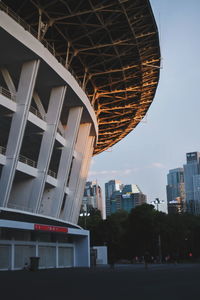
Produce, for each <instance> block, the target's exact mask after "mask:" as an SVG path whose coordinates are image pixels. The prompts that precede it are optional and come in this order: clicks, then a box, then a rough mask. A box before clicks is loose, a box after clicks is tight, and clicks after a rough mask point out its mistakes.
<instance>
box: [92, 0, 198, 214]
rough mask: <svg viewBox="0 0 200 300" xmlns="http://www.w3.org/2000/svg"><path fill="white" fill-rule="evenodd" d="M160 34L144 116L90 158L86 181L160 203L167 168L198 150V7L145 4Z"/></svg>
mask: <svg viewBox="0 0 200 300" xmlns="http://www.w3.org/2000/svg"><path fill="white" fill-rule="evenodd" d="M150 2H151V5H152V9H153V12H154V15H155V18H156V22H157V26H158V29H159V34H160V46H161V55H162V69H161V74H160V81H159V84H158V89H157V92H156V95H155V98H154V101H153V103H152V105H151V107H150V109H149V111H148V114H147V116H146V117H145V118H144V119H143V121H142V122H141V123H140V124H139V125H138V126H137V127H136V128H135V130H133V131H132V132H131V133H130V134H129V135H128V136H127V137H126V138H124V139H123V140H122V141H121V142H119V143H118V144H117V145H115V146H114V147H113V148H111V149H109V150H108V151H106V152H104V153H102V154H100V155H98V156H95V157H94V158H93V160H92V165H91V167H90V174H89V176H88V180H94V179H97V181H98V183H99V184H100V185H101V186H102V188H104V184H105V182H106V181H108V180H111V179H118V180H122V181H123V182H124V183H127V184H129V183H133V184H138V185H139V186H140V187H141V189H142V190H143V192H144V193H145V194H146V195H147V201H148V202H149V203H150V202H151V201H153V200H154V199H155V198H160V199H162V200H164V201H165V203H164V204H162V205H160V210H163V211H166V207H167V200H166V198H167V197H166V190H165V189H166V183H167V173H168V171H169V170H170V169H174V168H178V167H181V166H183V164H184V163H185V162H186V160H185V154H186V153H187V152H195V151H199V150H200V141H199V139H198V126H199V123H200V121H199V116H198V112H199V110H200V103H199V102H198V98H197V97H198V77H199V67H200V62H199V57H198V53H199V51H200V41H199V40H198V39H197V38H196V37H197V36H198V30H199V29H198V28H199V26H200V3H199V1H197V0H193V1H190V3H189V2H188V1H180V0H177V1H174V2H172V1H162V2H161V1H157V0H151V1H150ZM103 196H104V197H105V195H104V193H103Z"/></svg>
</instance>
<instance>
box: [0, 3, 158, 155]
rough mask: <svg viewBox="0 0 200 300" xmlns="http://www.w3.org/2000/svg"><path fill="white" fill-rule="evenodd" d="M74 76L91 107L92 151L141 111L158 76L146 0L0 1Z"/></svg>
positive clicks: (115, 137) (117, 136)
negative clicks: (94, 123) (93, 114)
mask: <svg viewBox="0 0 200 300" xmlns="http://www.w3.org/2000/svg"><path fill="white" fill-rule="evenodd" d="M3 2H4V3H5V5H8V6H9V7H10V8H11V9H12V10H13V11H15V13H16V14H17V15H18V16H20V17H21V18H22V19H23V20H25V21H26V23H27V24H29V26H30V27H31V28H32V29H33V30H32V32H34V34H35V35H36V37H37V38H38V39H39V40H40V41H41V42H42V43H44V44H46V45H48V48H49V50H50V51H51V52H52V53H53V54H54V55H55V56H56V57H57V59H58V60H60V61H61V62H62V63H63V64H64V65H65V67H66V68H67V69H69V70H70V72H71V73H72V74H74V76H75V77H76V79H77V81H78V82H79V84H80V85H81V87H82V89H83V90H84V91H85V92H86V94H87V95H88V98H89V99H90V102H91V104H92V106H93V107H94V110H95V112H96V115H97V118H98V124H99V138H98V142H97V145H96V147H95V149H94V154H98V153H100V152H102V151H104V150H106V149H108V148H109V147H111V146H113V145H114V144H115V143H117V142H118V141H120V140H121V139H122V138H123V137H125V136H126V135H127V134H128V133H129V132H130V131H131V130H132V129H133V128H135V127H136V126H137V124H138V123H139V122H140V121H141V120H142V119H143V117H144V116H145V114H146V112H147V110H148V108H149V106H150V105H151V103H152V101H153V98H154V95H155V91H156V88H157V85H158V80H159V70H160V47H159V37H158V30H157V26H156V23H155V20H154V16H153V13H152V10H151V6H150V3H149V0H101V1H99V0H82V1H81V0H80V1H74V0H49V1H45V0H41V1H37V0H31V1H27V0H20V1H19V0H18V1H17V0H16V1H13V0H4V1H3Z"/></svg>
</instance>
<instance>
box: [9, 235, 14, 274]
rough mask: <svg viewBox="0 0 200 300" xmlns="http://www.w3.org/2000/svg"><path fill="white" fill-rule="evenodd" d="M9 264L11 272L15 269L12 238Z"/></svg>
mask: <svg viewBox="0 0 200 300" xmlns="http://www.w3.org/2000/svg"><path fill="white" fill-rule="evenodd" d="M10 255H11V263H10V268H11V270H12V271H13V270H14V269H15V240H14V239H13V238H12V240H11V253H10Z"/></svg>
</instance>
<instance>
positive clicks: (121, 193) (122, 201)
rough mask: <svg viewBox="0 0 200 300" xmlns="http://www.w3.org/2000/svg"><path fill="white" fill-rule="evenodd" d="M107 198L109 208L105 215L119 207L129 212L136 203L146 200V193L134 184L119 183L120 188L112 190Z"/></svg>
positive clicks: (139, 203)
mask: <svg viewBox="0 0 200 300" xmlns="http://www.w3.org/2000/svg"><path fill="white" fill-rule="evenodd" d="M109 199H110V200H109V205H110V210H109V214H107V215H106V216H108V215H110V214H112V213H115V212H117V211H118V210H121V209H122V210H126V211H127V212H130V211H131V209H132V208H134V207H136V206H137V205H141V204H143V203H146V202H147V197H146V195H144V194H143V193H142V191H141V190H140V188H139V187H138V186H137V185H136V184H126V185H120V188H119V189H118V190H115V191H113V193H112V194H111V195H110V198H109Z"/></svg>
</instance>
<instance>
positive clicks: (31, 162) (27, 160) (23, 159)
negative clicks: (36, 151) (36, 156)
mask: <svg viewBox="0 0 200 300" xmlns="http://www.w3.org/2000/svg"><path fill="white" fill-rule="evenodd" d="M19 161H20V162H22V163H24V164H26V165H29V166H31V167H33V168H36V162H35V161H34V160H32V159H30V158H27V157H25V156H23V155H21V154H20V155H19Z"/></svg>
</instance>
